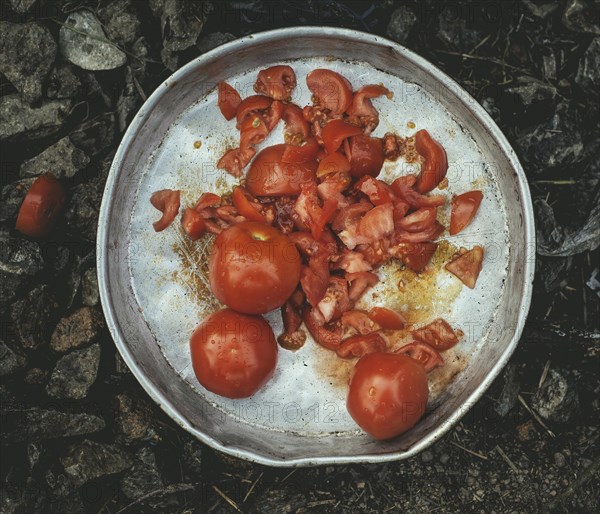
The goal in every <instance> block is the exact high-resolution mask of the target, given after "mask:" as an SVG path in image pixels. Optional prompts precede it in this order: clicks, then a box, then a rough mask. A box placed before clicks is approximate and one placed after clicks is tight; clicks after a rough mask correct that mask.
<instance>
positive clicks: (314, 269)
mask: <svg viewBox="0 0 600 514" xmlns="http://www.w3.org/2000/svg"><path fill="white" fill-rule="evenodd" d="M300 285H301V286H302V291H304V294H305V295H306V300H307V301H308V303H309V304H310V305H312V306H313V307H316V306H317V305H318V304H319V302H320V301H321V300H322V299H323V297H324V296H325V292H326V291H327V287H328V285H329V263H328V262H327V259H326V258H324V257H311V258H310V259H309V260H308V266H303V267H302V271H301V273H300Z"/></svg>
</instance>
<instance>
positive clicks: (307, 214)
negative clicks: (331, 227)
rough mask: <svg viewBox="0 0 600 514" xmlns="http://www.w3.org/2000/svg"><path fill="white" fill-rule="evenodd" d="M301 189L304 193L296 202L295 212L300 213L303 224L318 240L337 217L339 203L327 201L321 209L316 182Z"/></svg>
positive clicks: (304, 185)
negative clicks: (326, 226)
mask: <svg viewBox="0 0 600 514" xmlns="http://www.w3.org/2000/svg"><path fill="white" fill-rule="evenodd" d="M300 187H301V190H302V192H301V193H300V195H299V196H298V199H297V200H296V204H295V205H294V210H295V211H296V212H297V213H298V215H299V216H300V219H301V220H302V222H303V223H304V224H305V225H306V226H307V227H309V229H310V231H311V233H312V236H313V237H314V238H315V239H317V240H318V239H320V237H321V234H322V233H323V229H324V228H325V225H326V224H327V223H329V222H330V221H331V219H332V218H333V216H334V215H335V212H336V210H337V202H336V201H335V200H325V202H324V203H323V207H321V205H320V203H319V196H318V194H317V186H316V184H315V183H314V182H308V183H307V184H303V185H302V186H300Z"/></svg>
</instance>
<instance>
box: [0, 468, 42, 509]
mask: <svg viewBox="0 0 600 514" xmlns="http://www.w3.org/2000/svg"><path fill="white" fill-rule="evenodd" d="M45 499H46V498H45V491H44V490H43V488H41V487H40V484H39V483H37V482H36V481H35V480H34V479H33V478H31V477H28V478H26V479H24V480H18V479H17V480H16V481H15V482H11V480H10V479H9V478H8V477H7V478H6V479H5V480H4V482H3V484H2V494H1V495H0V512H1V513H2V514H28V513H30V512H44V503H45Z"/></svg>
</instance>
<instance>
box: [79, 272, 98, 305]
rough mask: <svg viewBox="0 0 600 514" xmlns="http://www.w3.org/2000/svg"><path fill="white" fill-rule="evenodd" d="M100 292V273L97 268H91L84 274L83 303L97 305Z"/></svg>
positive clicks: (82, 285) (82, 286)
mask: <svg viewBox="0 0 600 514" xmlns="http://www.w3.org/2000/svg"><path fill="white" fill-rule="evenodd" d="M99 296H100V295H99V292H98V274H97V273H96V268H90V269H88V270H86V271H85V273H84V274H83V280H82V284H81V301H82V303H83V305H87V306H88V307H95V306H96V305H98V302H99V300H100V298H99Z"/></svg>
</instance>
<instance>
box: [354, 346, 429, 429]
mask: <svg viewBox="0 0 600 514" xmlns="http://www.w3.org/2000/svg"><path fill="white" fill-rule="evenodd" d="M428 396H429V389H428V387H427V375H426V374H425V370H424V368H423V366H421V364H419V363H418V362H417V361H415V360H414V359H411V358H410V357H407V356H406V355H400V354H394V353H381V352H377V353H371V354H368V355H365V356H364V357H362V358H361V359H360V360H359V361H358V362H357V363H356V366H355V367H354V372H353V375H352V378H351V379H350V389H349V391H348V399H347V401H346V407H347V408H348V412H349V413H350V415H351V416H352V418H353V419H354V421H356V423H357V424H358V425H359V426H360V428H362V429H363V430H364V431H365V432H367V433H368V434H369V435H371V436H373V437H374V438H375V439H390V438H392V437H396V436H397V435H400V434H402V433H403V432H406V431H407V430H408V429H409V428H411V427H413V426H414V425H415V423H416V422H417V421H418V420H419V419H420V418H421V416H422V415H423V413H424V412H425V407H426V406H427V398H428Z"/></svg>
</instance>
